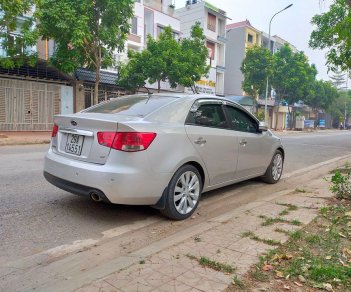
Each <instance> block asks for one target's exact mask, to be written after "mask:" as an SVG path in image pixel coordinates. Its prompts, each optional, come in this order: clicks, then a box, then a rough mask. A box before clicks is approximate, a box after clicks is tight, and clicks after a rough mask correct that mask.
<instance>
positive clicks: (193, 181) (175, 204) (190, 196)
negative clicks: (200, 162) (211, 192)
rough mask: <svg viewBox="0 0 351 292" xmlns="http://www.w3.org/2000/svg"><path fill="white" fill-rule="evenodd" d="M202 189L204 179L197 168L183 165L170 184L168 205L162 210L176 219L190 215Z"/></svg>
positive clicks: (169, 216) (194, 208)
mask: <svg viewBox="0 0 351 292" xmlns="http://www.w3.org/2000/svg"><path fill="white" fill-rule="evenodd" d="M201 191H202V180H201V175H200V173H199V171H198V170H197V168H196V167H194V166H192V165H183V166H182V167H181V168H179V169H178V170H177V171H176V173H175V174H174V175H173V177H172V179H171V181H170V183H169V185H168V188H167V197H166V206H165V209H164V210H162V211H161V212H162V213H163V214H164V215H165V216H167V217H168V218H170V219H174V220H183V219H186V218H188V217H190V216H191V215H192V214H193V213H194V211H195V210H196V208H197V205H198V204H199V200H200V196H201Z"/></svg>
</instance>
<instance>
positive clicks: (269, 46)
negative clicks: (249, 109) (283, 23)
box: [264, 4, 293, 126]
mask: <svg viewBox="0 0 351 292" xmlns="http://www.w3.org/2000/svg"><path fill="white" fill-rule="evenodd" d="M291 6H293V4H290V5H288V6H286V7H285V8H283V9H282V10H279V11H278V12H277V13H276V14H274V15H273V16H272V18H271V21H270V22H269V37H268V48H269V50H270V51H271V24H272V20H273V18H274V17H275V16H276V15H278V14H279V13H281V12H283V11H284V10H286V9H288V8H290V7H291ZM272 53H273V54H274V47H273V50H272ZM268 83H269V77H268V72H267V84H266V98H265V103H264V120H265V122H266V124H267V102H268ZM267 126H268V125H267Z"/></svg>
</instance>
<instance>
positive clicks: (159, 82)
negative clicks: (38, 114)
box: [157, 79, 161, 93]
mask: <svg viewBox="0 0 351 292" xmlns="http://www.w3.org/2000/svg"><path fill="white" fill-rule="evenodd" d="M157 84H158V86H157V92H158V93H160V91H161V79H159V80H158V81H157Z"/></svg>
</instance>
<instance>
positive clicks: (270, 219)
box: [259, 215, 302, 226]
mask: <svg viewBox="0 0 351 292" xmlns="http://www.w3.org/2000/svg"><path fill="white" fill-rule="evenodd" d="M259 218H262V219H264V220H265V221H264V222H262V223H261V225H262V226H270V225H273V224H275V223H287V224H291V225H296V226H300V225H302V223H301V222H300V221H299V220H291V221H290V220H287V219H284V218H281V217H274V218H273V217H267V216H263V215H260V216H259Z"/></svg>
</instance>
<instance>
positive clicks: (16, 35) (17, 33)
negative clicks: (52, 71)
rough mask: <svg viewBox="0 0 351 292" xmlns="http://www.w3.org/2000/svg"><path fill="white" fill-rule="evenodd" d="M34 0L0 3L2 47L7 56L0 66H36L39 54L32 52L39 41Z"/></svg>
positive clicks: (15, 0)
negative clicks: (26, 64) (34, 16)
mask: <svg viewBox="0 0 351 292" xmlns="http://www.w3.org/2000/svg"><path fill="white" fill-rule="evenodd" d="M33 5H34V0H1V1H0V47H1V48H2V49H3V50H4V52H5V55H3V56H0V66H1V67H4V68H14V67H19V66H22V65H23V64H24V63H25V62H28V63H29V65H34V64H35V62H36V59H37V58H36V57H37V54H36V53H35V51H34V50H31V47H33V46H34V45H35V44H36V42H37V40H38V34H37V31H36V29H35V23H34V19H33V17H32V15H31V9H32V7H33Z"/></svg>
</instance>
